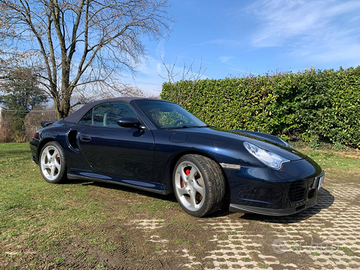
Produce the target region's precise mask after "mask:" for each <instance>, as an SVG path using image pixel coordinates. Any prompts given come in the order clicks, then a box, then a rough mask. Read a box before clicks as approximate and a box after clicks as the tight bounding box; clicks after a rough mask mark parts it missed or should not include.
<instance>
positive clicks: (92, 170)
mask: <svg viewBox="0 0 360 270" xmlns="http://www.w3.org/2000/svg"><path fill="white" fill-rule="evenodd" d="M44 126H45V127H44V128H43V129H41V130H39V131H38V132H36V134H35V135H34V138H33V139H32V140H31V144H30V147H31V152H32V158H33V160H34V161H35V162H36V163H37V164H38V165H39V167H40V172H41V174H42V176H43V178H44V179H45V180H46V181H47V182H49V183H60V182H62V181H64V180H65V179H84V180H91V181H104V182H109V183H117V184H121V185H124V186H130V187H134V188H138V189H142V190H146V191H151V192H156V193H160V194H169V193H175V196H176V198H177V200H178V202H179V203H180V205H181V207H182V208H183V209H184V211H186V212H187V213H189V214H190V215H193V216H196V217H202V216H205V215H208V214H210V213H213V212H214V211H217V210H218V209H220V207H221V206H222V205H223V203H224V198H225V196H226V197H227V198H230V210H231V211H239V212H251V213H258V214H263V215H274V216H281V215H290V214H294V213H297V212H299V211H302V210H304V209H306V208H308V207H311V206H312V205H314V204H315V203H316V201H317V194H318V190H319V189H320V187H321V185H322V182H323V181H324V172H323V171H322V169H321V168H320V166H319V165H318V164H316V163H315V162H314V161H313V160H312V159H310V158H309V157H307V156H305V155H303V154H301V153H300V152H298V151H296V150H295V149H294V148H292V147H291V146H290V145H289V144H288V143H286V142H285V141H283V140H281V139H280V138H278V137H276V136H272V135H268V134H264V133H259V132H252V131H243V130H224V129H220V128H216V127H211V126H208V125H206V124H205V123H203V122H202V121H200V120H199V119H198V118H196V117H195V116H193V115H192V114H190V113H189V112H187V111H186V110H184V109H183V108H181V107H180V106H178V105H176V104H174V103H171V102H168V101H164V100H154V99H146V98H115V99H107V100H100V101H96V102H93V103H91V104H87V105H85V106H83V107H82V108H81V109H80V110H78V111H76V112H75V113H73V114H71V115H70V116H68V117H66V118H63V119H61V120H59V121H56V122H48V123H45V124H44Z"/></svg>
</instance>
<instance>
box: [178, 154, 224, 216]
mask: <svg viewBox="0 0 360 270" xmlns="http://www.w3.org/2000/svg"><path fill="white" fill-rule="evenodd" d="M173 187H174V192H175V196H176V199H177V201H178V202H179V204H180V206H181V207H182V209H183V210H184V211H185V212H187V213H188V214H190V215H192V216H195V217H203V216H206V215H209V214H211V213H213V212H215V211H217V210H218V209H219V208H220V207H221V205H222V203H223V200H224V195H225V178H224V175H223V173H222V170H221V168H220V166H219V164H218V163H216V162H215V161H214V160H212V159H210V158H208V157H205V156H201V155H185V156H183V157H181V158H180V159H179V161H178V162H177V163H176V165H175V169H174V173H173Z"/></svg>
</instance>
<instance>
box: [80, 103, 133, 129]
mask: <svg viewBox="0 0 360 270" xmlns="http://www.w3.org/2000/svg"><path fill="white" fill-rule="evenodd" d="M123 117H134V118H138V117H137V115H136V113H135V112H134V111H133V110H132V108H131V107H130V106H129V105H128V104H125V103H121V102H112V103H104V104H100V105H98V106H96V107H94V108H93V109H92V110H90V111H89V112H87V113H86V114H85V115H84V116H83V117H82V118H81V120H80V121H79V124H82V125H94V126H107V127H119V126H118V124H117V121H118V120H119V119H120V118H123Z"/></svg>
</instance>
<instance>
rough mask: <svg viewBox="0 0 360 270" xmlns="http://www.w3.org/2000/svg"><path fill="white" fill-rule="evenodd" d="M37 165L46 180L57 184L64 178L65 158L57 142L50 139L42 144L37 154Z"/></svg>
mask: <svg viewBox="0 0 360 270" xmlns="http://www.w3.org/2000/svg"><path fill="white" fill-rule="evenodd" d="M39 167H40V172H41V175H42V177H43V178H44V179H45V181H46V182H49V183H56V184H57V183H61V182H64V181H65V180H66V159H65V154H64V150H63V149H62V147H61V146H60V144H59V143H57V142H55V141H51V142H48V143H47V144H45V145H44V147H43V148H42V149H41V153H40V156H39Z"/></svg>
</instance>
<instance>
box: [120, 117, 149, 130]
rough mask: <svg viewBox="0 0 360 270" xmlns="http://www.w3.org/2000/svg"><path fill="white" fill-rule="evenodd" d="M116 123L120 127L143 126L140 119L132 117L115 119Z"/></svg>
mask: <svg viewBox="0 0 360 270" xmlns="http://www.w3.org/2000/svg"><path fill="white" fill-rule="evenodd" d="M117 124H118V125H119V126H120V127H137V128H143V126H142V125H141V123H140V121H139V120H138V119H136V118H134V117H123V118H120V119H119V120H118V121H117Z"/></svg>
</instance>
